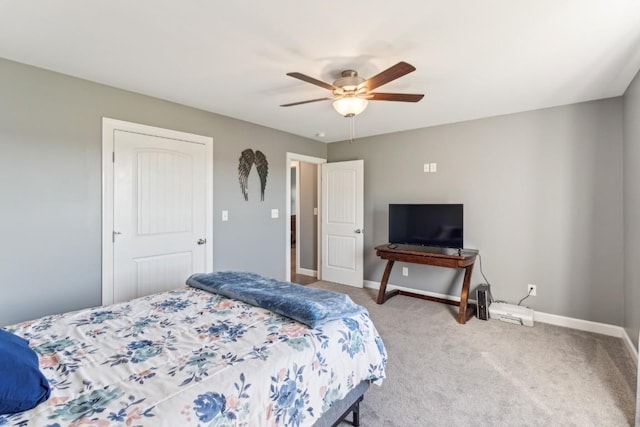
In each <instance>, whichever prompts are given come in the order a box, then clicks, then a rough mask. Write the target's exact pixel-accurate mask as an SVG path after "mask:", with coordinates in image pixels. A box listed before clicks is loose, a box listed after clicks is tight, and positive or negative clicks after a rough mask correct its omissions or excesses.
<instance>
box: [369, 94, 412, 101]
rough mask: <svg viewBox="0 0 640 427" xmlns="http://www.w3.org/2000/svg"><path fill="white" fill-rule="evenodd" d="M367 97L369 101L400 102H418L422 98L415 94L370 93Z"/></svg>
mask: <svg viewBox="0 0 640 427" xmlns="http://www.w3.org/2000/svg"><path fill="white" fill-rule="evenodd" d="M368 96H370V97H371V98H368V99H369V100H370V101H402V102H418V101H420V100H421V99H422V98H424V95H423V94H417V93H380V92H372V93H370V94H369V95H368Z"/></svg>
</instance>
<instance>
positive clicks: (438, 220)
mask: <svg viewBox="0 0 640 427" xmlns="http://www.w3.org/2000/svg"><path fill="white" fill-rule="evenodd" d="M462 224H463V205H462V204H390V205H389V243H394V244H407V245H419V246H436V247H442V248H458V249H460V248H463V247H464V239H463V227H462Z"/></svg>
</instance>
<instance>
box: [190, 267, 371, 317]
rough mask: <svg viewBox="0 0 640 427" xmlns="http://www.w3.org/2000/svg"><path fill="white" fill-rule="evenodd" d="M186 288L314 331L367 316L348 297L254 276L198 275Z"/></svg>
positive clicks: (242, 273) (239, 274)
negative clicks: (263, 310) (234, 301)
mask: <svg viewBox="0 0 640 427" xmlns="http://www.w3.org/2000/svg"><path fill="white" fill-rule="evenodd" d="M187 285H189V286H191V287H194V288H198V289H202V290H205V291H208V292H213V293H216V294H220V295H223V296H225V297H228V298H233V299H237V300H240V301H243V302H246V303H248V304H251V305H255V306H258V307H262V308H266V309H267V310H270V311H273V312H274V313H278V314H281V315H283V316H286V317H290V318H291V319H294V320H297V321H298V322H301V323H304V324H305V325H308V326H310V327H312V328H315V327H316V326H320V325H322V324H324V323H326V322H329V321H331V320H336V319H342V318H344V317H349V316H352V315H354V314H358V313H367V311H366V309H365V308H364V307H362V306H360V305H357V304H355V303H354V302H353V301H352V300H351V298H349V296H347V295H344V294H340V293H337V292H331V291H327V290H324V289H317V288H309V287H306V286H302V285H296V284H295V283H290V282H282V281H280V280H276V279H271V278H268V277H264V276H261V275H259V274H254V273H245V272H236V271H220V272H217V273H196V274H193V275H191V277H189V278H188V279H187Z"/></svg>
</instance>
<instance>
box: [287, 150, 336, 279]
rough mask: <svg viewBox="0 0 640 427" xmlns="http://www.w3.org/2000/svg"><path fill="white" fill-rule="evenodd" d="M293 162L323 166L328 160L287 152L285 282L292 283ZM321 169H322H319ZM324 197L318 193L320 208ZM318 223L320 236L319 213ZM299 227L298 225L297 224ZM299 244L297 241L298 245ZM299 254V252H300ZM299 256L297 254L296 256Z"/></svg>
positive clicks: (297, 183) (298, 184)
mask: <svg viewBox="0 0 640 427" xmlns="http://www.w3.org/2000/svg"><path fill="white" fill-rule="evenodd" d="M292 161H299V162H305V163H312V164H316V165H319V164H322V163H327V159H323V158H320V157H311V156H306V155H304V154H297V153H289V152H287V153H286V155H285V165H286V168H287V169H286V173H285V200H286V203H285V217H286V218H287V220H286V221H285V227H284V231H285V234H284V236H285V240H284V255H285V256H284V266H285V271H284V277H285V280H287V281H290V280H291V162H292ZM318 169H320V168H318ZM299 186H300V183H299V182H296V191H297V189H298V187H299ZM321 197H322V195H321V194H320V192H318V206H320V198H321ZM298 199H299V198H298ZM298 216H299V215H298V212H296V221H297V220H298V218H297V217H298ZM316 221H317V222H318V235H320V227H321V225H322V223H321V222H320V214H319V213H318V217H317V218H316ZM296 225H298V224H296ZM299 230H300V227H298V226H296V234H297V233H299ZM297 239H298V236H296V240H297ZM297 243H298V242H297V241H296V244H297ZM320 248H321V246H320V239H318V270H319V269H320V265H321V264H320V261H321V259H320V253H321V251H320ZM298 252H299V251H298ZM296 255H297V254H296ZM297 262H298V264H297V265H296V267H297V266H298V265H300V263H299V260H298V261H297ZM316 277H318V276H316Z"/></svg>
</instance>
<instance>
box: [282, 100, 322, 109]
mask: <svg viewBox="0 0 640 427" xmlns="http://www.w3.org/2000/svg"><path fill="white" fill-rule="evenodd" d="M332 100H333V98H318V99H310V100H308V101H300V102H292V103H290V104H282V105H281V107H291V106H294V105H301V104H308V103H310V102H318V101H332Z"/></svg>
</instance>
